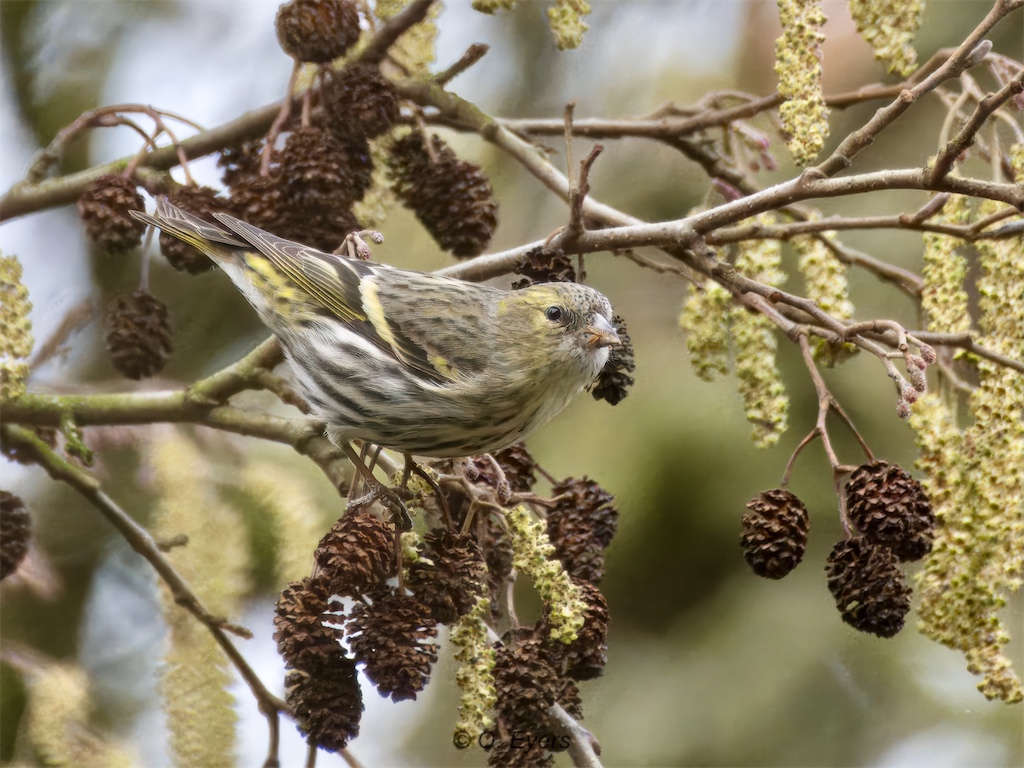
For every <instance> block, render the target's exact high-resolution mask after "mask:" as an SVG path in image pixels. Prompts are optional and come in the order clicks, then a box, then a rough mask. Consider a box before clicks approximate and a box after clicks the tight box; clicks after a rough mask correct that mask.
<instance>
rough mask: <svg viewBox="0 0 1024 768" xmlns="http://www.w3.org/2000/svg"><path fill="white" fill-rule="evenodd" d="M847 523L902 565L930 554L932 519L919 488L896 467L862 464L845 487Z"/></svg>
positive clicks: (887, 464)
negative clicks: (887, 551) (880, 546)
mask: <svg viewBox="0 0 1024 768" xmlns="http://www.w3.org/2000/svg"><path fill="white" fill-rule="evenodd" d="M846 505H847V510H848V512H849V515H850V522H852V523H853V524H854V525H855V526H857V530H859V531H860V532H861V533H862V534H864V537H865V538H867V539H868V541H871V542H873V543H875V544H880V545H882V546H884V547H888V548H889V549H891V550H892V551H893V552H894V553H895V555H896V557H898V558H899V559H900V560H902V561H904V562H908V561H912V560H920V559H921V558H922V557H924V556H925V555H927V554H928V553H929V552H931V551H932V537H933V535H934V532H935V515H934V514H933V513H932V505H931V502H930V501H929V500H928V495H927V494H926V493H925V492H924V488H922V487H921V484H920V483H919V482H917V480H915V479H914V478H912V477H911V476H910V475H909V474H907V473H906V472H905V471H904V470H903V469H902V468H901V467H899V466H898V465H896V464H890V463H889V462H887V461H875V462H873V463H871V464H862V465H861V466H859V467H857V469H855V470H854V471H853V474H852V475H850V479H849V481H848V482H847V483H846Z"/></svg>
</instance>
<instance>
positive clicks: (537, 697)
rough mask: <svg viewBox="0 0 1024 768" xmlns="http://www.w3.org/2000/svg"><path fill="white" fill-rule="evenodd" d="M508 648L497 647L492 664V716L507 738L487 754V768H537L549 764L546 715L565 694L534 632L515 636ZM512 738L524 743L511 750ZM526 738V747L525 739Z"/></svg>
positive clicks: (543, 644)
mask: <svg viewBox="0 0 1024 768" xmlns="http://www.w3.org/2000/svg"><path fill="white" fill-rule="evenodd" d="M518 635H519V636H518V637H515V638H514V639H513V640H512V641H511V642H510V643H509V645H506V646H499V647H497V649H496V650H497V653H496V656H495V664H494V689H495V694H496V702H495V714H496V715H497V720H498V731H499V732H500V733H503V734H504V733H507V734H508V735H509V738H507V739H504V740H499V741H497V742H496V743H495V748H494V749H493V750H491V752H490V754H488V758H487V764H488V765H492V766H506V765H508V766H524V767H525V766H535V765H537V766H540V765H550V764H551V754H550V747H551V742H550V739H548V740H547V741H546V742H544V743H543V745H542V744H541V743H540V736H542V735H544V734H548V733H550V730H551V729H550V726H548V724H547V723H548V720H547V717H548V716H547V712H548V710H549V709H550V708H551V707H552V705H553V704H554V703H555V702H556V701H560V700H561V699H563V698H564V697H565V696H566V694H567V693H571V692H570V691H568V690H567V683H566V681H565V679H564V678H562V677H561V676H560V675H559V673H558V670H557V669H556V667H555V663H554V660H553V658H552V656H551V650H550V648H549V645H548V644H547V643H546V642H545V640H544V638H542V637H540V636H539V634H538V633H537V632H533V631H530V630H521V631H520V632H519V633H518ZM513 733H516V734H518V735H519V736H520V738H522V739H523V740H524V743H521V744H519V746H518V747H512V744H511V743H510V742H511V736H512V734H513ZM527 737H529V738H530V744H531V745H530V746H529V747H527V746H525V739H526V738H527Z"/></svg>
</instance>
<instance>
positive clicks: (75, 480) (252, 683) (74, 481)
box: [0, 424, 289, 729]
mask: <svg viewBox="0 0 1024 768" xmlns="http://www.w3.org/2000/svg"><path fill="white" fill-rule="evenodd" d="M0 430H2V433H3V436H4V442H5V443H7V442H10V444H12V445H15V446H17V448H18V450H19V452H20V453H21V454H22V455H24V456H27V457H28V458H30V459H31V460H32V461H34V462H35V463H37V464H38V465H39V466H40V467H41V468H42V469H44V470H45V471H46V473H47V474H49V475H50V477H52V478H53V479H54V480H57V481H60V482H63V483H66V484H67V485H69V486H70V487H72V488H74V489H75V490H76V491H78V493H79V494H81V495H82V496H83V497H84V498H85V499H86V500H87V501H89V502H90V503H91V504H92V505H93V506H94V507H96V509H97V510H99V512H100V513H101V514H102V515H103V516H104V517H105V518H106V519H107V521H108V522H109V523H110V524H111V525H112V526H113V527H114V528H115V529H116V530H117V532H118V533H120V534H121V536H122V537H123V538H124V540H125V541H126V542H127V543H128V545H129V546H131V548H132V549H134V550H135V551H136V552H137V553H138V554H139V555H141V556H142V557H143V558H144V559H145V560H146V561H147V562H148V563H149V564H150V565H151V566H152V567H153V570H154V571H156V573H157V575H158V576H159V577H160V578H161V579H162V580H163V582H164V583H165V584H166V585H167V588H168V589H169V590H170V592H171V595H172V596H173V598H174V602H175V603H177V604H178V605H180V606H182V607H183V608H184V609H185V610H187V611H188V612H189V613H191V614H192V615H193V616H194V617H195V618H196V619H197V620H198V621H199V622H200V623H201V624H202V625H203V626H205V627H206V628H207V630H209V632H210V634H211V635H212V636H213V638H214V640H215V641H216V642H217V644H218V645H219V646H220V647H221V650H223V651H224V654H225V655H226V656H227V657H228V659H229V661H230V662H231V663H232V665H234V667H235V669H237V670H238V673H239V675H240V676H241V678H242V679H243V680H244V681H245V684H246V685H247V686H248V687H249V690H250V692H251V693H252V695H253V697H254V698H255V699H256V701H257V702H258V704H259V708H260V712H261V713H262V714H263V716H264V717H266V718H267V722H268V725H269V727H270V728H271V729H276V728H277V722H276V721H277V719H278V715H279V714H280V713H281V712H288V711H289V709H288V705H287V704H286V703H285V702H284V701H282V700H281V699H279V698H278V697H277V696H274V695H273V694H272V693H271V692H270V691H269V690H268V689H267V688H266V687H265V686H264V685H263V683H262V681H261V680H260V679H259V677H258V676H257V675H256V673H255V672H254V671H253V669H252V667H250V666H249V663H248V662H247V661H246V660H245V657H244V656H242V654H241V653H240V652H239V651H238V649H237V648H236V647H235V645H234V643H232V642H231V640H230V639H229V638H228V636H227V631H232V632H233V633H235V634H239V635H241V636H243V637H247V638H251V637H252V635H251V633H248V631H247V630H244V629H243V628H241V627H239V626H237V625H233V624H229V623H228V622H226V621H225V620H224V619H223V618H219V617H216V616H213V615H212V614H210V613H209V612H208V611H207V610H206V608H205V607H204V606H203V604H202V602H200V600H199V598H198V597H197V596H196V594H195V593H194V592H193V591H192V589H191V587H189V585H188V582H186V581H185V580H184V579H183V578H182V577H181V575H180V574H179V573H178V572H177V571H176V570H175V569H174V566H173V565H171V563H170V561H169V560H168V559H167V558H166V557H164V555H163V553H162V552H161V551H160V547H159V546H158V545H157V543H156V541H154V539H153V537H152V536H150V534H149V532H148V531H147V530H146V529H145V528H143V527H142V526H141V525H139V524H138V523H136V522H135V520H134V519H133V518H132V517H131V516H130V515H129V514H127V513H126V512H125V511H124V510H122V509H121V508H120V507H119V506H118V505H117V503H115V502H114V500H113V499H111V498H110V497H109V496H108V495H107V494H106V493H105V492H104V491H103V489H102V486H101V485H100V483H99V481H98V480H96V478H94V477H93V476H92V475H90V474H88V473H87V472H85V471H84V470H82V469H79V468H78V467H76V466H74V465H73V464H71V463H70V462H68V461H67V460H66V459H64V457H63V456H60V455H59V454H57V453H56V452H55V451H54V450H53V449H51V448H50V446H48V445H47V444H46V443H45V442H43V440H42V439H41V438H40V437H39V436H38V435H36V434H35V432H33V431H32V430H29V429H25V428H23V427H19V426H16V425H14V424H5V425H3V427H0Z"/></svg>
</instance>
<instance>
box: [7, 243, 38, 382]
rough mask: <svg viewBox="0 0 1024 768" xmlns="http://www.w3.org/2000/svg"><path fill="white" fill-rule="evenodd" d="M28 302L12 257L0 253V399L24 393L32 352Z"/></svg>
mask: <svg viewBox="0 0 1024 768" xmlns="http://www.w3.org/2000/svg"><path fill="white" fill-rule="evenodd" d="M31 311H32V303H31V302H30V301H29V300H28V289H27V288H26V287H25V286H24V284H23V283H22V282H21V263H20V262H19V261H18V259H17V257H16V256H4V255H2V254H0V402H2V401H5V400H10V399H12V398H15V397H18V396H19V395H22V394H24V393H25V380H26V379H27V378H28V372H29V371H28V362H27V360H28V356H29V355H30V354H32V344H33V339H32V321H31V320H29V312H31Z"/></svg>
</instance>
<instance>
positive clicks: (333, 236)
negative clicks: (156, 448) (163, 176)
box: [78, 0, 633, 405]
mask: <svg viewBox="0 0 1024 768" xmlns="http://www.w3.org/2000/svg"><path fill="white" fill-rule="evenodd" d="M277 29H278V39H279V40H280V42H281V45H282V47H283V48H284V50H285V51H286V52H287V53H288V54H289V55H291V56H292V57H293V58H295V59H296V61H300V62H308V63H314V64H318V65H321V71H320V78H319V80H318V83H319V87H318V88H316V89H315V93H313V94H311V96H312V97H315V100H314V101H313V102H312V103H313V104H314V107H313V108H312V109H311V111H310V114H309V116H308V122H301V123H297V121H298V120H299V118H295V117H291V118H289V119H288V120H287V121H286V122H285V125H284V127H285V129H286V131H285V133H284V134H282V135H283V137H284V138H283V146H281V147H280V148H278V147H277V146H276V145H275V146H272V147H270V148H267V147H266V142H267V139H266V138H264V139H259V140H255V141H247V142H243V143H242V144H240V145H238V146H235V147H230V148H228V149H225V150H223V151H222V152H221V153H220V157H219V160H218V163H219V165H220V167H221V168H222V171H223V173H222V181H223V182H224V185H225V189H224V190H223V191H221V192H218V191H217V190H214V189H211V188H208V187H201V186H190V185H186V186H176V187H174V188H173V189H170V190H159V191H165V192H166V193H167V198H168V199H169V200H170V202H171V203H173V204H174V205H176V206H177V207H179V208H181V209H182V210H185V211H188V212H189V213H192V214H194V215H196V216H199V217H200V218H202V219H205V220H207V221H210V222H213V223H215V220H214V218H213V215H212V214H214V213H217V212H226V213H230V214H231V215H233V216H237V217H238V218H240V219H242V220H244V221H247V222H249V223H251V224H254V225H256V226H258V227H260V228H262V229H266V230H268V231H270V232H273V233H274V234H276V235H278V236H280V237H285V238H288V239H290V240H296V241H298V242H302V243H303V244H306V245H311V246H313V247H315V248H318V249H320V250H324V251H334V250H335V249H336V248H338V247H339V246H340V245H341V244H342V243H343V241H344V240H345V238H346V236H348V235H349V234H350V233H352V232H356V231H359V230H360V229H361V226H360V223H359V221H358V220H357V219H356V217H355V215H354V214H353V213H352V206H353V205H354V204H355V203H357V202H359V201H360V200H362V199H363V197H364V196H365V195H366V193H367V191H368V190H369V189H370V187H371V185H372V182H373V180H372V173H373V170H374V164H373V159H372V154H371V151H370V145H369V142H370V140H371V139H374V138H377V137H379V136H383V135H384V134H387V133H389V132H391V131H392V130H393V128H395V126H396V125H397V124H398V123H399V122H400V111H399V97H398V94H397V93H396V91H395V88H394V86H393V85H392V83H391V82H390V81H389V80H388V79H387V78H385V77H384V76H383V75H382V74H381V72H380V69H379V67H378V66H377V65H376V64H366V63H360V62H359V61H355V62H353V63H351V64H349V65H347V66H345V67H344V68H342V69H340V70H337V71H336V70H333V69H329V68H327V67H326V66H323V65H325V63H326V62H330V61H333V60H335V59H337V58H338V57H339V56H342V55H344V54H345V53H346V51H348V50H349V48H350V47H351V46H352V45H353V43H354V42H355V41H356V40H357V39H358V38H359V35H360V27H359V11H358V8H357V4H356V3H355V2H352V0H295V1H294V2H291V3H288V4H287V5H283V6H282V7H281V9H280V11H279V13H278V18H277ZM275 143H276V142H275ZM387 172H388V178H389V180H390V185H391V189H392V190H393V191H394V193H395V194H396V196H397V197H398V199H399V200H401V201H402V203H403V204H404V205H405V206H406V207H408V208H409V209H410V210H412V211H413V213H414V214H415V215H416V217H417V218H418V219H419V221H420V223H421V224H422V225H423V226H424V228H425V229H426V230H427V231H428V232H430V234H431V235H432V236H433V237H434V239H435V240H436V242H437V243H438V245H439V246H440V247H441V248H442V249H444V250H446V251H449V252H450V253H452V254H453V255H454V256H456V257H460V258H466V257H473V256H477V255H479V254H480V253H482V252H483V251H484V249H485V248H486V247H487V246H488V244H489V243H490V241H491V237H492V235H493V233H494V229H495V227H496V226H497V208H498V206H497V202H496V201H495V199H494V194H493V191H492V189H491V184H490V182H489V181H488V179H487V177H486V176H485V175H484V173H483V171H482V170H481V169H480V167H479V166H477V165H475V164H473V163H470V162H467V161H465V160H461V159H460V158H459V157H458V156H456V154H455V152H454V151H453V150H452V149H451V147H449V146H448V145H447V144H446V143H445V142H444V141H443V140H442V139H441V138H440V137H438V136H436V135H435V136H429V137H426V136H425V135H424V133H423V132H422V131H420V130H417V129H413V130H411V131H409V132H408V133H406V134H405V135H404V136H401V137H400V138H399V137H396V138H395V140H394V141H392V142H390V144H389V145H388V158H387ZM144 205H145V204H144V202H143V198H142V196H141V195H140V194H139V190H138V186H137V184H136V182H135V180H134V179H132V178H129V177H126V176H121V175H107V176H102V177H100V178H98V179H96V180H95V181H94V182H93V183H92V184H90V185H89V186H88V187H87V188H86V190H85V191H84V192H83V193H82V196H81V197H80V198H79V201H78V212H79V216H80V217H81V219H82V222H83V223H84V225H85V230H86V233H87V234H88V236H89V238H90V239H91V241H92V242H93V243H94V244H95V245H96V247H97V249H99V250H100V251H102V252H104V253H107V254H110V255H114V256H117V255H121V256H123V255H126V254H128V253H130V252H132V251H134V250H135V249H137V248H138V247H139V245H140V243H141V241H142V236H143V233H144V231H145V225H144V224H143V223H142V222H140V221H138V220H136V219H134V218H132V216H131V214H130V212H131V211H133V210H134V211H141V210H144ZM160 250H161V252H162V253H163V255H164V257H165V258H166V260H167V262H168V263H169V264H170V265H171V266H172V267H174V269H176V270H179V271H182V272H187V273H189V274H193V275H195V274H201V273H204V272H207V271H209V270H211V269H212V268H213V266H214V265H213V263H212V262H211V261H210V260H209V259H208V258H207V257H206V256H205V255H203V254H202V253H201V252H199V251H198V250H196V249H195V248H194V247H193V246H191V245H188V244H187V243H184V242H182V241H181V240H178V239H177V238H175V237H172V236H170V235H166V234H161V235H160ZM531 264H536V265H537V266H536V267H533V268H531V267H530V265H531ZM566 265H569V260H568V259H567V258H566V257H564V256H562V255H560V254H556V255H554V256H546V255H544V254H541V253H538V254H536V255H535V256H534V257H533V258H531V259H529V260H527V262H526V265H525V267H524V268H525V269H526V271H525V272H523V273H522V274H524V275H526V279H525V280H524V281H521V282H520V283H519V284H518V285H523V284H528V283H529V282H530V281H531V280H532V281H534V282H539V281H542V280H544V281H553V280H566V279H570V280H572V279H575V273H574V272H573V270H572V267H571V265H569V266H568V269H566ZM618 323H619V325H620V329H621V332H620V335H622V334H623V333H625V328H624V324H623V323H622V321H621V319H619V320H618ZM106 326H107V348H108V350H109V352H110V356H111V362H112V364H113V366H114V368H115V369H116V370H118V371H119V372H120V373H121V374H123V375H124V376H126V377H128V378H130V379H136V380H137V379H143V378H148V377H151V376H155V375H157V374H158V373H160V372H161V371H162V370H163V369H164V367H165V366H166V364H167V362H168V360H169V358H170V355H171V353H172V350H173V344H172V331H171V321H170V313H169V311H168V308H167V306H166V305H165V304H164V303H163V302H161V301H160V300H159V299H157V298H156V297H155V296H154V295H153V294H152V293H151V292H150V290H149V287H148V286H143V287H140V288H139V289H137V290H135V291H133V292H131V293H129V294H125V295H122V296H118V297H116V298H115V299H114V300H113V302H111V304H110V306H109V307H108V309H107V313H106ZM627 338H628V337H627ZM632 370H633V361H632V350H631V348H629V347H628V345H626V346H623V347H617V348H616V349H615V350H613V352H612V359H611V360H610V361H609V364H608V366H607V367H606V369H605V372H604V374H603V378H602V379H601V380H600V381H599V382H597V383H596V384H595V386H594V387H593V388H592V392H593V394H594V396H595V397H597V398H599V399H604V400H607V401H608V402H610V403H612V404H613V405H614V404H616V403H618V402H619V401H620V400H622V398H624V397H625V396H626V391H627V389H628V387H629V386H631V385H632V383H633V379H632V378H631V377H630V376H629V373H630V372H632Z"/></svg>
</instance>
